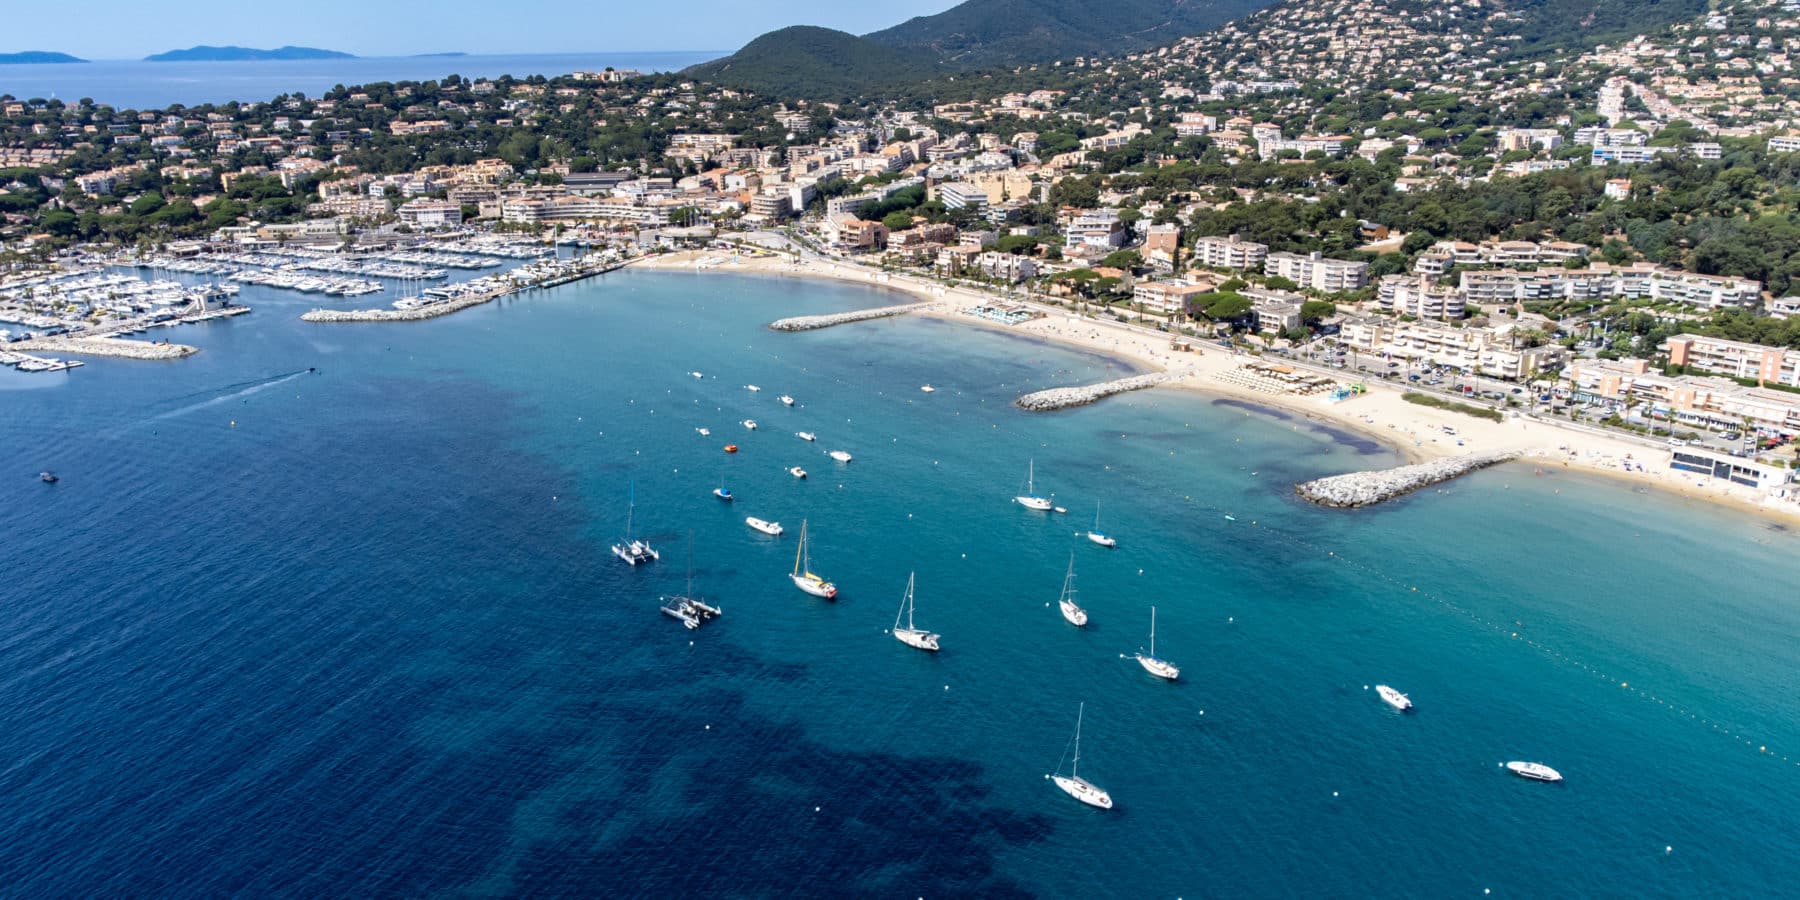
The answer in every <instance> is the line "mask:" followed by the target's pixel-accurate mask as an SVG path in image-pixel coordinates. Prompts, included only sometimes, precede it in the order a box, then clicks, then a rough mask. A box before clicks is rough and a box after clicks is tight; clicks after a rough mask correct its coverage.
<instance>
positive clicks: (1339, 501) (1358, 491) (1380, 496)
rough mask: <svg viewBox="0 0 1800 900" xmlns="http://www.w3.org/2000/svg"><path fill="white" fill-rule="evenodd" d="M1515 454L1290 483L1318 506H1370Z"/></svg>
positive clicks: (1483, 455)
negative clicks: (1295, 483)
mask: <svg viewBox="0 0 1800 900" xmlns="http://www.w3.org/2000/svg"><path fill="white" fill-rule="evenodd" d="M1518 455H1519V454H1517V453H1513V452H1508V453H1475V454H1470V455H1468V456H1450V457H1445V458H1444V459H1434V460H1432V461H1431V462H1425V463H1419V464H1417V465H1411V466H1401V467H1399V468H1397V469H1383V470H1381V471H1378V472H1352V473H1350V474H1348V475H1333V476H1331V477H1329V478H1320V479H1318V480H1316V481H1307V482H1303V483H1301V484H1297V485H1295V486H1294V492H1295V493H1297V494H1299V495H1300V496H1301V497H1303V498H1305V499H1307V500H1311V501H1312V502H1314V503H1317V504H1319V505H1320V506H1331V507H1336V508H1339V509H1351V508H1355V507H1359V506H1373V505H1375V504H1377V503H1380V502H1382V501H1383V500H1392V499H1394V498H1395V497H1399V496H1402V495H1404V494H1410V493H1412V492H1413V491H1416V490H1418V489H1419V488H1423V487H1430V486H1431V485H1434V484H1438V483H1440V482H1444V481H1449V480H1450V479H1452V478H1456V477H1458V476H1460V475H1467V474H1468V473H1470V472H1473V471H1475V470H1477V469H1485V468H1487V467H1488V466H1496V465H1499V464H1500V463H1503V462H1509V461H1511V460H1513V459H1516V458H1518Z"/></svg>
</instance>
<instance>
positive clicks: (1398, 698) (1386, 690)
mask: <svg viewBox="0 0 1800 900" xmlns="http://www.w3.org/2000/svg"><path fill="white" fill-rule="evenodd" d="M1375 693H1377V694H1380V695H1381V700H1382V702H1384V703H1386V704H1387V705H1389V706H1391V707H1393V708H1395V709H1397V710H1400V711H1401V712H1405V711H1407V710H1409V709H1412V708H1413V702H1412V700H1411V699H1410V698H1409V697H1407V696H1406V695H1405V694H1402V693H1400V692H1399V691H1396V690H1394V689H1393V688H1391V687H1388V686H1387V685H1385V684H1378V685H1376V686H1375Z"/></svg>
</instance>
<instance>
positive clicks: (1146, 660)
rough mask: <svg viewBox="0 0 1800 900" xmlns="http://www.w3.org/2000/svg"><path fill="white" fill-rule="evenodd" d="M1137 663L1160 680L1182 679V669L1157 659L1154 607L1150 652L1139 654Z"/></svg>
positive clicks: (1154, 610) (1151, 616)
mask: <svg viewBox="0 0 1800 900" xmlns="http://www.w3.org/2000/svg"><path fill="white" fill-rule="evenodd" d="M1137 661H1138V665H1140V666H1143V667H1144V671H1146V672H1149V673H1150V674H1152V675H1155V676H1156V677H1158V678H1166V679H1168V680H1170V681H1174V680H1175V679H1177V678H1180V677H1181V670H1180V669H1178V668H1176V667H1175V666H1174V665H1173V664H1172V663H1169V662H1167V661H1165V660H1161V659H1158V658H1157V657H1156V607H1154V606H1152V607H1150V652H1149V653H1143V652H1139V653H1138V654H1137Z"/></svg>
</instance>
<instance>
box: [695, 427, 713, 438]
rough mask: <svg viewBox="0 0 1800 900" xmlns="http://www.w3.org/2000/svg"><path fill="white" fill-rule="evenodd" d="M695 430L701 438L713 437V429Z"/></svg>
mask: <svg viewBox="0 0 1800 900" xmlns="http://www.w3.org/2000/svg"><path fill="white" fill-rule="evenodd" d="M694 430H695V431H697V432H699V433H700V436H701V437H711V436H712V429H711V428H696V429H694Z"/></svg>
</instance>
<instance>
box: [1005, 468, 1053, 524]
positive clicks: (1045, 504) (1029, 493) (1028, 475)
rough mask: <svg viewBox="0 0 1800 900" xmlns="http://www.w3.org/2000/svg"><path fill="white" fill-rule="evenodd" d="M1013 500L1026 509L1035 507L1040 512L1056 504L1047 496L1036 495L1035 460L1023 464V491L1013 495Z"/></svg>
mask: <svg viewBox="0 0 1800 900" xmlns="http://www.w3.org/2000/svg"><path fill="white" fill-rule="evenodd" d="M1013 502H1014V503H1017V504H1019V505H1020V506H1023V507H1025V508H1026V509H1035V510H1038V511H1040V512H1043V511H1048V510H1050V509H1052V508H1054V507H1055V505H1056V504H1054V503H1052V502H1050V498H1049V497H1039V496H1038V495H1037V463H1036V461H1032V462H1028V463H1026V464H1025V493H1023V494H1020V495H1019V496H1017V497H1014V498H1013Z"/></svg>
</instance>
